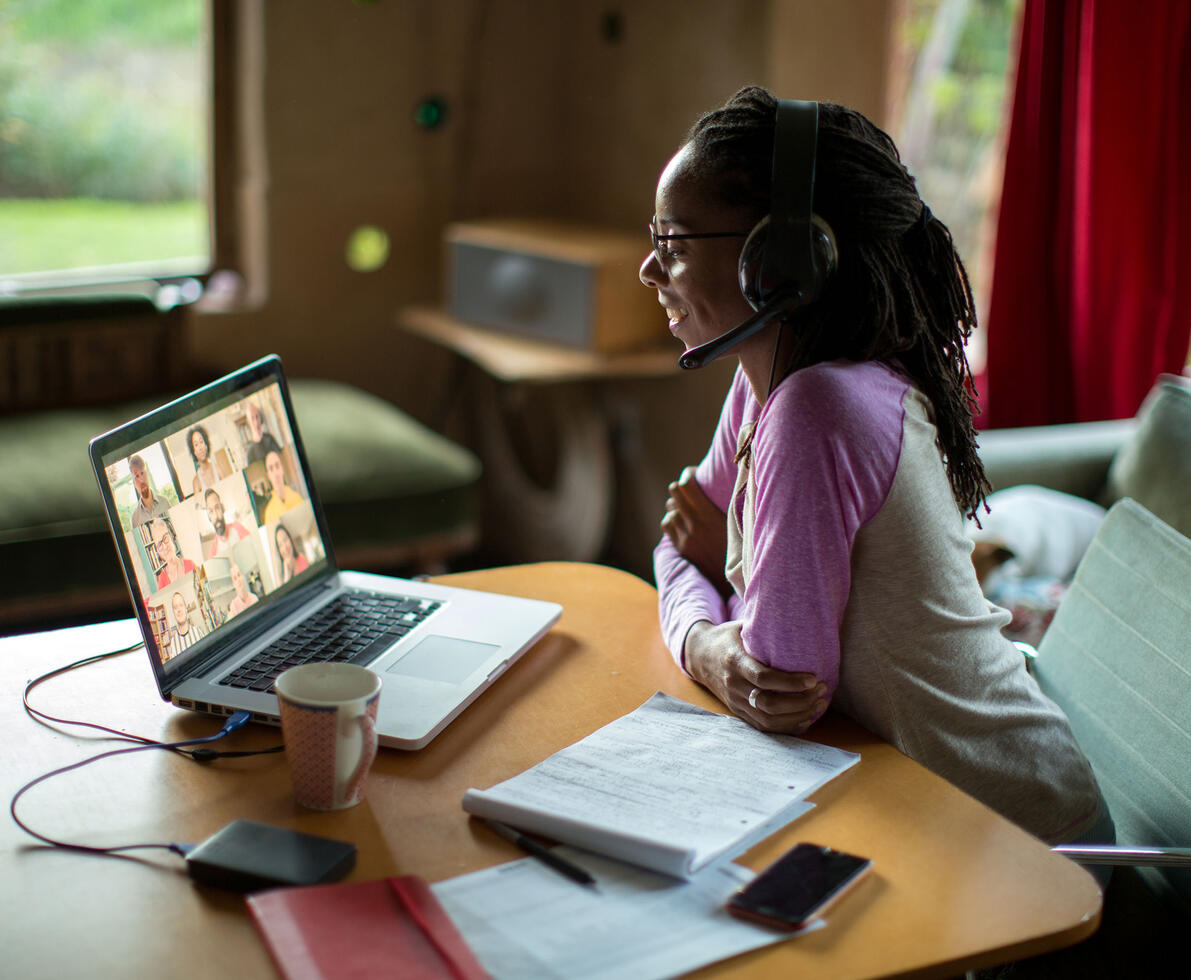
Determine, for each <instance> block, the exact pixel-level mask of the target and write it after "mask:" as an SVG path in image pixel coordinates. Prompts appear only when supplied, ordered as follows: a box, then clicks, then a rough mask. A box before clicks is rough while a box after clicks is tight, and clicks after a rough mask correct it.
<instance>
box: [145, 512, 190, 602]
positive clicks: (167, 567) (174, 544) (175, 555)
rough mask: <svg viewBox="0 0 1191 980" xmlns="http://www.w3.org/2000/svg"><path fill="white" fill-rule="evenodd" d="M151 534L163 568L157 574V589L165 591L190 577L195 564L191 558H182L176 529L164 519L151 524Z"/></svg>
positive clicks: (160, 518)
mask: <svg viewBox="0 0 1191 980" xmlns="http://www.w3.org/2000/svg"><path fill="white" fill-rule="evenodd" d="M149 534H150V535H151V536H152V538H153V544H154V545H155V546H156V549H157V557H158V559H159V560H160V561H161V567H160V568H159V569H158V572H157V587H158V588H159V589H164V588H166V587H167V586H169V585H171V584H172V583H174V582H176V581H178V579H180V578H181V577H182V576H183V575H189V574H190V573H191V572H193V571H194V570H195V564H194V562H192V561H191V560H190V559H189V558H184V557H183V556H182V552H181V550H180V549H179V548H178V540H177V538H175V537H174V529H173V527H172V526H171V525H170V523H169V522H168V521H167V520H166V519H165V518H162V517H156V518H154V519H153V520H151V521H150V522H149Z"/></svg>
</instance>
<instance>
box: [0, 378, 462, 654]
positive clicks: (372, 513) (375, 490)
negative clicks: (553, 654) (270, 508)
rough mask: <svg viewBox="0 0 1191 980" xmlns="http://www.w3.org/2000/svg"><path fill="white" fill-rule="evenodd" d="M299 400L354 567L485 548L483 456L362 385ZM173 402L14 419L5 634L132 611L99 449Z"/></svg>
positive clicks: (5, 544)
mask: <svg viewBox="0 0 1191 980" xmlns="http://www.w3.org/2000/svg"><path fill="white" fill-rule="evenodd" d="M291 392H292V395H293V401H294V411H295V413H296V415H297V418H298V425H299V428H300V430H301V435H302V439H303V442H304V443H305V446H306V451H307V454H308V456H309V458H310V466H311V470H312V474H313V477H314V481H315V484H316V486H317V487H318V491H319V495H320V497H321V499H322V502H323V509H324V512H325V514H326V518H327V524H328V526H329V528H330V532H331V538H332V541H333V544H334V546H335V552H336V557H337V559H338V561H339V564H340V565H341V567H345V568H362V569H366V570H367V569H375V570H387V571H392V570H399V571H407V572H409V573H417V572H432V571H440V570H443V569H444V568H445V567H446V563H447V561H448V560H449V559H450V558H452V557H453V556H456V555H458V554H460V553H462V552H464V551H466V550H468V549H469V548H471V547H472V546H473V545H474V543H475V540H476V537H477V533H478V514H479V479H480V463H479V461H478V459H477V458H476V457H475V456H474V455H473V454H472V453H471V452H469V451H468V450H466V449H464V448H463V447H461V446H458V445H456V444H455V443H453V442H451V441H450V440H448V439H445V438H444V437H442V436H440V435H438V434H437V433H435V432H433V431H432V430H430V429H427V428H426V427H424V426H422V425H421V424H419V423H418V422H416V421H414V420H413V419H411V418H410V417H409V416H407V415H406V414H405V413H403V412H401V411H400V410H399V409H397V408H395V407H394V406H393V405H391V404H389V403H388V402H386V401H384V400H383V399H380V398H377V397H375V396H373V395H370V394H368V393H366V392H363V391H361V390H359V389H356V388H353V387H351V386H348V385H344V384H340V383H337V382H332V381H322V380H313V379H295V380H293V381H291ZM164 400H165V398H164V397H153V398H147V399H138V400H136V401H132V402H128V403H123V404H116V405H105V406H101V407H75V408H65V409H41V410H37V411H30V412H18V413H13V414H9V415H6V416H4V417H0V460H3V466H2V467H0V632H8V633H11V632H14V631H17V630H24V629H30V628H38V627H45V626H52V625H57V624H65V623H69V622H77V621H82V620H85V619H92V618H96V617H98V616H102V615H105V614H111V615H113V616H119V615H123V614H124V613H126V612H128V611H129V600H128V594H127V591H126V589H125V588H124V585H123V578H122V576H121V575H120V570H119V565H118V563H117V561H116V557H115V550H114V548H113V545H112V541H111V536H110V532H109V531H108V528H107V523H106V521H105V519H104V515H103V510H102V507H101V506H100V502H99V491H98V487H97V485H96V481H95V478H94V476H93V475H92V473H91V468H90V463H89V460H88V456H87V444H88V442H89V440H90V439H91V438H92V437H93V436H95V435H98V434H99V433H101V432H104V431H106V430H107V429H110V428H113V427H114V426H116V425H119V424H120V423H122V422H125V421H127V420H129V419H131V418H134V417H136V416H137V415H139V414H141V413H142V412H144V411H147V410H149V409H151V408H153V407H154V406H156V405H158V404H160V403H161V402H162V401H164Z"/></svg>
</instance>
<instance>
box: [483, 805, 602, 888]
mask: <svg viewBox="0 0 1191 980" xmlns="http://www.w3.org/2000/svg"><path fill="white" fill-rule="evenodd" d="M482 819H483V821H484V823H486V824H487V825H488V826H489V827H491V828H492V829H493V830H494V831H496V832H497V833H498V834H500V836H501V837H503V838H504V839H505V840H508V841H512V842H513V843H514V844H516V845H517V846H518V847H519V848H521V850H523V851H524V852H525V853H526V854H528V855H530V856H531V857H536V858H537V859H538V860H539V861H541V862H542V863H543V864H548V865H549V866H550V867H552V868H553V869H554V870H555V871H557V872H558V873H559V874H562V875H566V876H567V877H568V878H570V879H571V881H577V882H579V884H581V885H594V884H595V883H596V880H595V879H594V878H593V877H592V876H591V875H589V874H588V873H587V872H586V871H584V870H583V869H582V868H580V867H579V866H578V865H575V864H571V862H570V861H568V860H566V858H561V857H559V856H558V855H557V854H555V853H554V852H553V851H552V850H551V849H550V848H548V847H545V846H543V845H541V844H539V843H538V842H537V841H536V840H533V839H532V838H529V837H526V836H525V835H524V834H523V833H521V832H520V831H517V830H514V829H513V828H512V827H507V826H505V825H504V824H503V823H498V822H497V821H495V820H489V819H488V818H487V817H484V818H482Z"/></svg>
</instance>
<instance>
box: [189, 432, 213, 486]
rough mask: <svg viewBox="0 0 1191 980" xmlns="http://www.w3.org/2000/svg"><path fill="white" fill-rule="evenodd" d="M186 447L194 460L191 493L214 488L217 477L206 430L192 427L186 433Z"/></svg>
mask: <svg viewBox="0 0 1191 980" xmlns="http://www.w3.org/2000/svg"><path fill="white" fill-rule="evenodd" d="M186 445H187V446H189V448H190V458H191V459H192V460H194V482H193V483H192V484H191V486H192V487H193V492H194V493H198V492H199V491H200V490H202V489H204V488H205V487H211V486H214V485H215V481H216V480H217V479H219V477H218V475H217V474H216V472H215V464H214V463H213V462H212V461H211V439H210V437H209V436H208V435H207V430H206V428H204V427H203V426H201V425H196V426H194V427H193V428H192V429H191V430H190V431H189V432H187V433H186Z"/></svg>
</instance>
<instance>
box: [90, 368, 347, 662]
mask: <svg viewBox="0 0 1191 980" xmlns="http://www.w3.org/2000/svg"><path fill="white" fill-rule="evenodd" d="M103 464H104V470H105V473H106V476H107V483H108V488H109V492H110V494H111V500H112V503H113V504H114V505H115V508H114V509H115V512H116V513H117V514H118V515H119V522H120V529H121V533H122V536H123V538H124V546H125V549H126V558H127V560H128V561H129V562H130V563H131V567H132V569H133V572H134V574H135V577H136V582H137V591H138V593H139V596H140V600H141V602H142V603H143V605H144V610H145V614H146V616H147V619H148V621H149V624H150V626H151V628H152V632H153V637H154V642H155V644H156V650H155V651H154V652H155V653H156V655H157V657H158V659H159V660H160V662H161V664H162V666H163V667H165V666H166V665H167V664H169V666H170V667H175V666H178V665H180V663H181V662H183V661H184V660H185V659H186V656H185V655H187V654H188V653H189V652H190V651H192V650H194V649H195V647H196V644H200V642H201V641H203V640H205V639H207V638H208V637H210V636H211V635H213V634H214V633H215V632H216V631H217V630H219V629H220V628H221V627H222V626H224V624H226V623H227V622H229V621H230V620H232V619H234V618H235V617H236V616H241V615H246V616H251V615H253V613H254V612H256V611H259V609H260V608H262V606H263V604H267V603H269V602H270V601H271V600H272V599H274V598H276V597H277V595H278V594H279V592H282V591H289V589H288V588H285V587H286V586H288V585H289V584H290V583H291V582H296V581H299V580H300V579H301V578H302V577H304V573H305V572H307V571H309V570H311V569H314V568H315V567H316V566H318V565H319V564H320V563H322V562H324V561H325V559H326V550H325V547H324V545H323V540H322V537H321V535H320V534H319V529H318V522H317V521H316V520H315V516H314V510H313V508H312V507H311V504H310V491H309V489H308V487H307V485H306V481H305V479H304V477H303V473H302V467H301V464H300V462H299V460H298V457H297V453H296V452H295V448H294V437H293V432H292V431H291V430H290V426H289V422H288V419H287V417H286V413H285V409H284V405H283V402H282V395H281V389H280V386H279V385H278V384H277V382H276V381H266V382H265V383H264V384H263V385H262V386H261V387H260V388H258V389H256V390H247V391H244V390H241V391H238V392H236V394H235V395H234V396H232V397H230V398H225V399H223V400H222V401H221V402H216V403H215V404H213V405H211V406H208V407H206V408H204V409H201V410H198V411H195V412H193V413H191V414H190V415H189V416H187V417H186V418H185V419H184V420H182V421H180V422H179V423H178V424H177V425H176V426H174V427H172V428H171V429H169V430H168V431H158V432H155V433H152V435H151V436H150V438H149V439H147V440H145V441H144V442H143V444H141V445H138V446H137V447H135V448H134V449H133V450H132V451H127V452H124V451H122V452H119V453H116V454H110V455H105V456H104V458H103ZM203 645H205V644H203ZM179 658H180V659H179Z"/></svg>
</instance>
